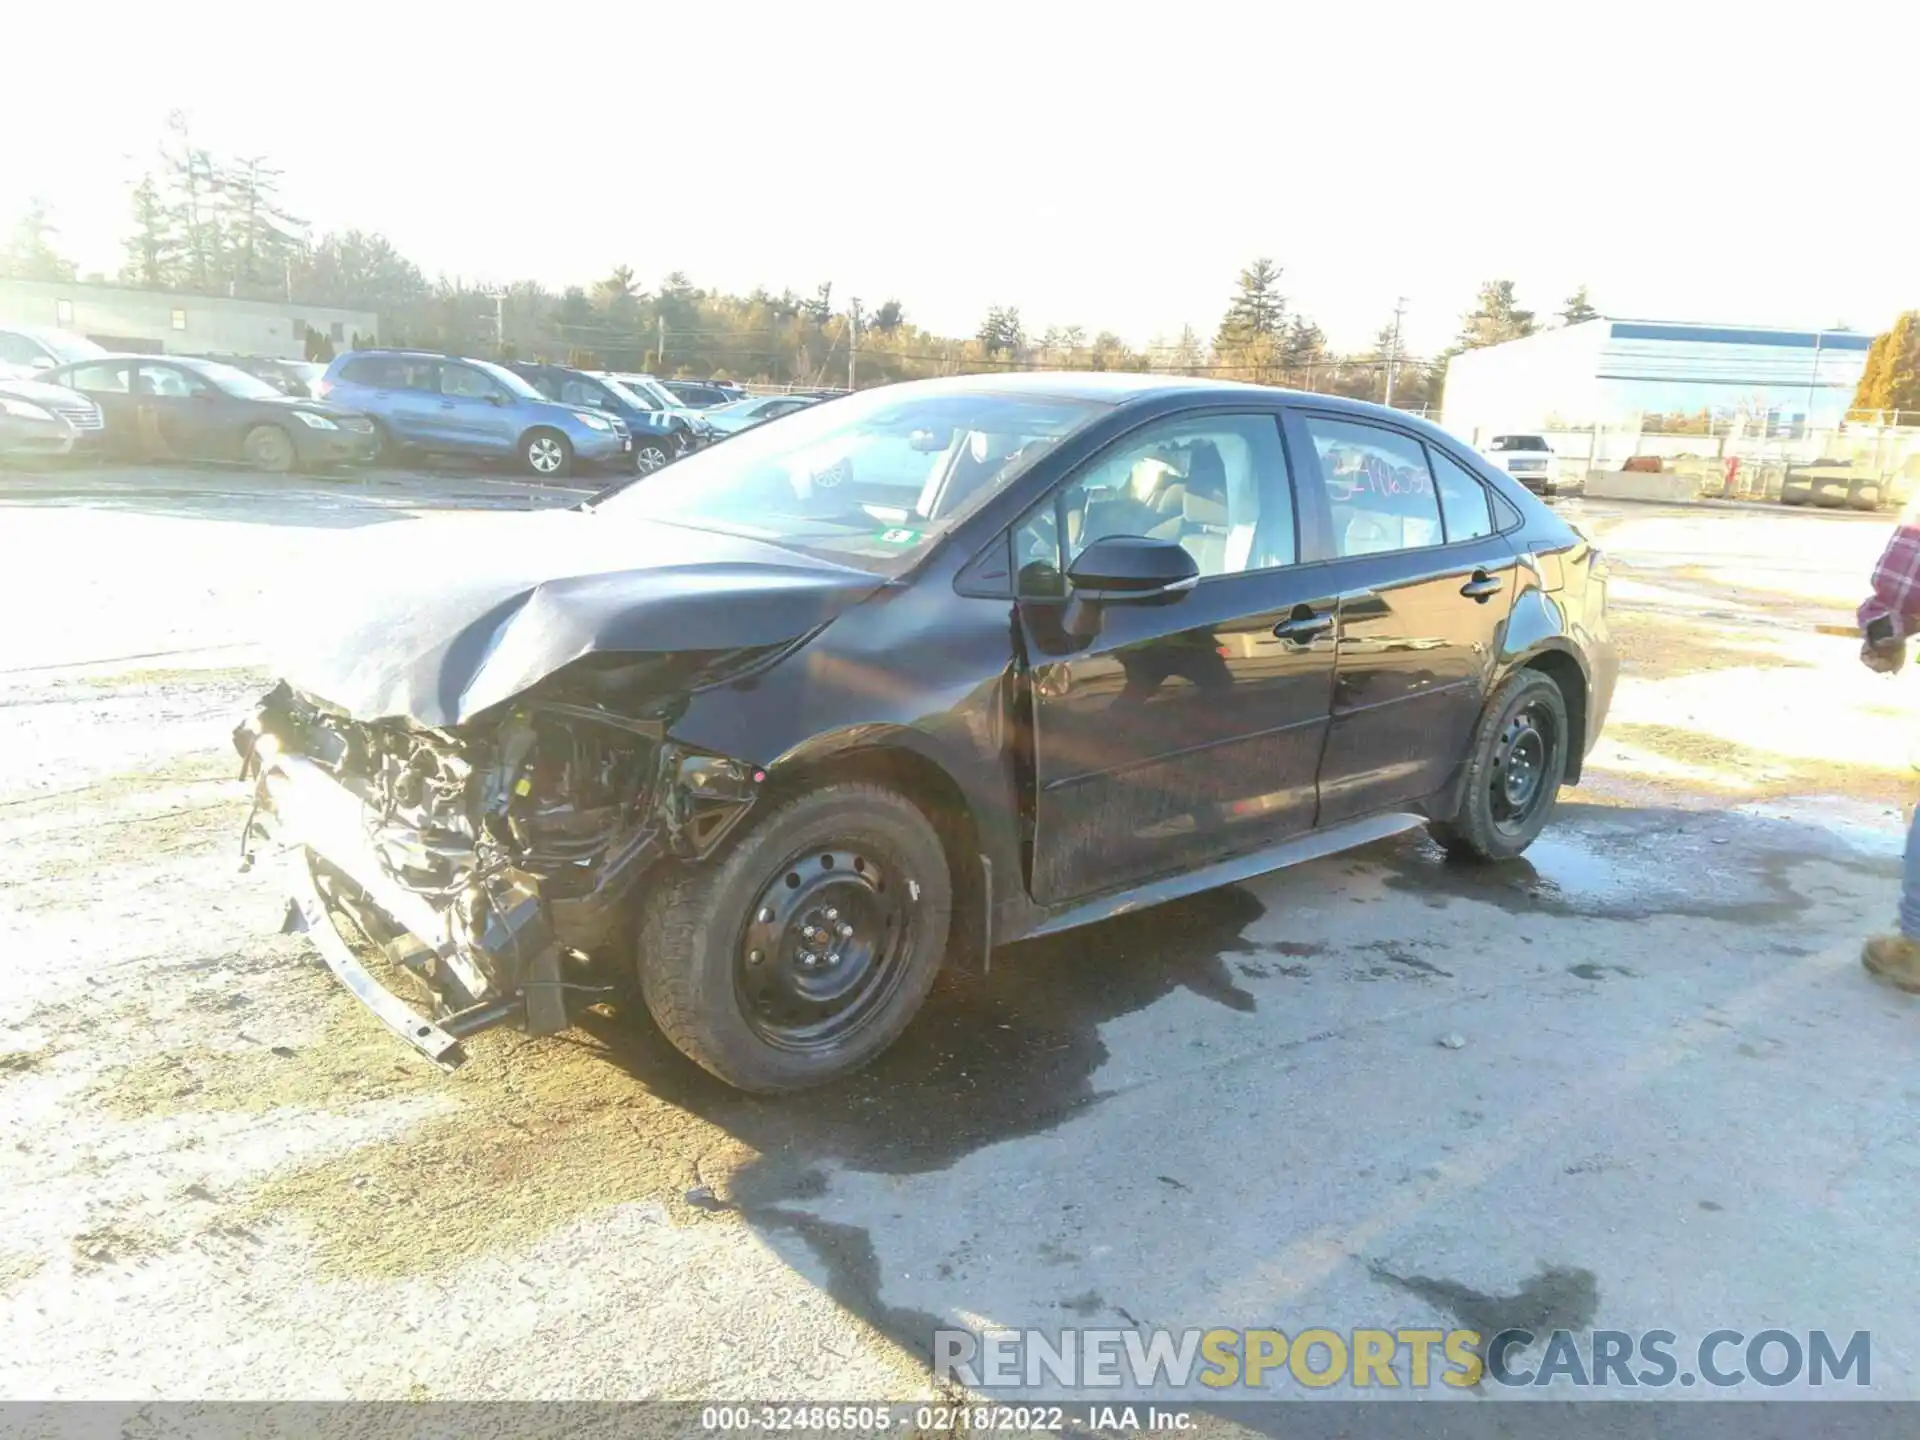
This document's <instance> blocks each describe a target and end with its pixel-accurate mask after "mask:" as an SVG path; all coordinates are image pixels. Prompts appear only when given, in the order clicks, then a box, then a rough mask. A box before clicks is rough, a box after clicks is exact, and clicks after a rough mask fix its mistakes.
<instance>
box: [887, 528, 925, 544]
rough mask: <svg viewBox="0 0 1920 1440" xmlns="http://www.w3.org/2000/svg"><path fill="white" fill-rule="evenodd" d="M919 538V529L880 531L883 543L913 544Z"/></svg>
mask: <svg viewBox="0 0 1920 1440" xmlns="http://www.w3.org/2000/svg"><path fill="white" fill-rule="evenodd" d="M919 538H920V532H919V531H918V530H882V531H881V532H880V543H881V544H882V545H911V544H913V543H914V542H915V541H916V540H918V539H919Z"/></svg>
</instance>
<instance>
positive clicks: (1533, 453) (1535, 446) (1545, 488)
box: [1480, 435, 1562, 495]
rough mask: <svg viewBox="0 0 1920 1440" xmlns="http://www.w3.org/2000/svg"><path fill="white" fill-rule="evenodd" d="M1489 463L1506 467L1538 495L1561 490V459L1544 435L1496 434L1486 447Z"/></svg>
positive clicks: (1508, 471)
mask: <svg viewBox="0 0 1920 1440" xmlns="http://www.w3.org/2000/svg"><path fill="white" fill-rule="evenodd" d="M1480 453H1481V455H1483V456H1484V457H1485V458H1486V460H1487V461H1488V463H1489V464H1491V465H1492V466H1493V467H1494V468H1495V469H1496V470H1504V471H1505V472H1506V473H1507V474H1509V475H1511V476H1512V477H1513V478H1514V479H1515V480H1518V481H1519V482H1520V483H1521V484H1522V485H1524V486H1526V487H1527V489H1529V490H1531V491H1532V492H1533V493H1534V494H1536V495H1553V494H1557V493H1559V492H1560V490H1561V489H1562V486H1561V484H1560V461H1559V458H1558V457H1557V456H1556V455H1555V454H1554V453H1553V446H1551V445H1549V444H1548V443H1547V437H1546V436H1544V435H1496V436H1494V437H1493V440H1492V442H1491V443H1490V444H1488V446H1487V447H1486V448H1485V449H1484V450H1482V451H1481V452H1480Z"/></svg>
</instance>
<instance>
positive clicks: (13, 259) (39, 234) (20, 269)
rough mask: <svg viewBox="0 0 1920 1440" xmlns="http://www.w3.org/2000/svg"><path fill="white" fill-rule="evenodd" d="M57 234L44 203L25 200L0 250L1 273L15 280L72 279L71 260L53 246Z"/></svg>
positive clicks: (35, 200) (37, 200)
mask: <svg viewBox="0 0 1920 1440" xmlns="http://www.w3.org/2000/svg"><path fill="white" fill-rule="evenodd" d="M59 233H60V232H59V231H57V230H55V229H54V227H53V222H52V221H50V220H49V219H48V218H47V206H46V202H45V201H42V200H39V199H34V200H30V201H28V202H27V208H26V211H25V213H24V214H22V215H21V216H20V218H19V219H18V220H17V221H15V222H14V226H13V234H12V235H11V236H10V237H9V238H8V240H7V244H6V248H5V249H4V250H0V275H5V276H7V277H9V278H11V279H14V280H71V279H73V276H74V268H73V262H72V261H71V260H69V259H67V258H66V257H65V256H64V255H62V254H61V253H60V252H59V251H58V250H56V249H54V246H53V238H54V236H55V235H57V234H59Z"/></svg>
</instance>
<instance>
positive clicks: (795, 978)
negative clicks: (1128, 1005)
mask: <svg viewBox="0 0 1920 1440" xmlns="http://www.w3.org/2000/svg"><path fill="white" fill-rule="evenodd" d="M952 909H953V893H952V883H951V880H950V878H949V875H948V871H947V857H946V852H945V851H944V850H943V849H942V848H941V845H940V840H939V837H938V836H936V835H935V834H934V830H933V827H932V825H931V824H929V823H928V821H927V818H926V816H925V815H923V814H922V813H921V812H920V810H919V808H918V807H917V806H915V805H914V804H913V803H912V802H911V801H909V800H907V799H906V798H905V797H904V796H902V795H899V794H897V793H895V792H894V791H891V790H886V789H882V788H880V787H879V786H876V785H865V784H854V783H843V784H837V785H828V786H826V787H824V788H822V789H819V790H815V791H812V792H810V793H808V794H805V795H801V796H798V797H796V798H794V799H792V800H789V801H787V802H786V803H784V804H782V805H781V806H780V807H779V808H778V809H776V810H774V811H772V812H771V813H770V814H768V815H767V816H766V817H765V818H764V819H763V820H761V821H760V822H759V823H758V824H757V825H755V826H754V827H753V828H752V829H751V830H749V831H747V833H746V834H745V835H744V836H742V837H741V838H740V839H739V840H738V841H737V842H735V843H734V844H733V845H732V847H731V848H730V849H728V850H727V851H725V852H724V855H723V857H722V858H718V859H716V860H715V861H713V862H712V863H710V864H709V865H707V866H704V867H701V868H697V869H694V868H683V869H680V870H678V871H676V872H674V873H673V875H672V876H671V878H669V879H668V881H667V882H666V883H665V884H663V885H662V886H661V888H660V889H659V890H658V891H657V892H656V893H655V894H654V895H653V896H652V897H651V899H650V901H649V903H648V905H647V907H646V910H645V913H644V914H643V916H642V918H641V924H640V933H639V945H638V957H637V963H638V968H639V975H640V993H641V997H642V998H643V999H644V1000H645V1002H646V1006H647V1009H648V1010H649V1011H650V1012H651V1013H652V1015H653V1018H654V1021H655V1023H657V1024H658V1025H659V1027H660V1029H661V1032H662V1033H663V1034H665V1035H666V1037H667V1039H669V1040H670V1041H672V1042H673V1044H674V1046H675V1047H676V1048H678V1049H679V1050H680V1051H681V1052H682V1053H683V1054H685V1055H686V1056H687V1057H688V1058H689V1059H691V1060H693V1061H694V1062H695V1063H696V1064H698V1065H700V1066H701V1067H703V1068H704V1069H706V1070H708V1071H710V1072H712V1073H713V1074H714V1075H717V1076H718V1077H719V1078H720V1079H722V1080H724V1081H726V1082H727V1083H728V1084H729V1085H732V1086H735V1087H736V1088H738V1089H741V1090H748V1091H753V1092H756V1093H759V1094H777V1093H780V1092H783V1091H792V1090H803V1089H807V1088H810V1087H812V1086H815V1085H821V1084H825V1083H826V1082H827V1081H830V1080H835V1079H838V1078H839V1077H840V1076H842V1075H846V1074H848V1073H850V1072H852V1071H854V1070H857V1069H859V1068H860V1067H861V1066H862V1065H865V1064H866V1063H867V1062H869V1061H870V1060H872V1059H873V1058H874V1057H875V1056H876V1055H878V1054H879V1053H880V1052H881V1051H882V1050H884V1049H886V1048H887V1046H889V1045H891V1044H892V1043H893V1042H894V1040H895V1039H897V1038H898V1037H899V1034H900V1032H901V1031H902V1030H904V1029H905V1028H906V1025H907V1022H908V1021H910V1020H911V1019H912V1018H913V1016H914V1013H915V1012H916V1011H917V1010H919V1008H920V1005H921V1002H922V1001H924V1000H925V999H926V996H927V991H928V990H929V989H930V988H931V987H932V985H933V981H934V976H935V974H936V973H937V972H938V970H939V968H940V961H941V957H942V955H943V954H944V953H945V950H946V945H947V929H948V926H949V924H950V923H951V920H952ZM829 914H831V915H832V916H833V920H832V922H827V921H826V919H825V917H826V916H827V915H829ZM763 917H766V919H765V920H763ZM889 917H891V918H889ZM829 923H830V924H831V926H832V929H833V930H835V931H838V932H840V933H837V934H834V935H832V936H831V937H830V938H822V937H823V935H824V932H825V931H826V929H827V926H828V924H829ZM810 925H812V926H814V928H815V938H813V939H807V938H804V932H805V930H806V929H807V928H808V927H809V926H810ZM848 931H851V932H852V937H851V938H843V936H844V935H845V933H846V932H848ZM827 947H831V948H827ZM755 957H759V958H758V959H756V958H755ZM803 962H805V964H804V966H803ZM840 966H850V968H848V969H845V970H840V969H839V968H838V967H840ZM835 987H838V988H837V989H836V988H835ZM836 1006H839V1007H841V1009H840V1010H839V1011H837V1012H836V1011H835V1010H834V1007H836Z"/></svg>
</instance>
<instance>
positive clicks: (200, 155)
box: [160, 110, 226, 293]
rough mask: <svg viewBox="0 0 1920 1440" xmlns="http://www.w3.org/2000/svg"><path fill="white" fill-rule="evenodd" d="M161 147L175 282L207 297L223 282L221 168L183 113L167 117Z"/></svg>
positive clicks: (223, 240) (223, 245)
mask: <svg viewBox="0 0 1920 1440" xmlns="http://www.w3.org/2000/svg"><path fill="white" fill-rule="evenodd" d="M167 135H168V138H167V140H166V142H165V143H164V144H163V145H162V146H161V150H160V159H161V165H162V172H161V173H162V175H163V176H164V177H165V179H164V184H165V193H166V195H167V217H168V224H169V226H170V227H171V228H172V230H173V232H174V233H175V234H176V235H178V236H179V239H180V275H179V278H180V281H181V283H183V284H185V285H187V286H190V287H191V288H193V289H195V290H200V291H203V292H208V293H211V292H212V291H214V290H215V289H217V288H219V285H220V281H221V280H222V279H223V278H224V275H223V272H224V271H225V268H226V265H225V252H226V243H225V239H224V237H223V236H222V234H221V228H220V207H219V196H220V167H219V166H218V165H216V164H215V163H214V159H213V154H212V152H210V151H209V150H207V149H205V148H204V147H203V146H200V145H196V144H195V143H194V140H193V128H192V126H191V124H190V123H189V122H188V120H187V115H186V112H185V111H182V110H175V111H173V112H172V113H170V114H169V115H168V116H167Z"/></svg>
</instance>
